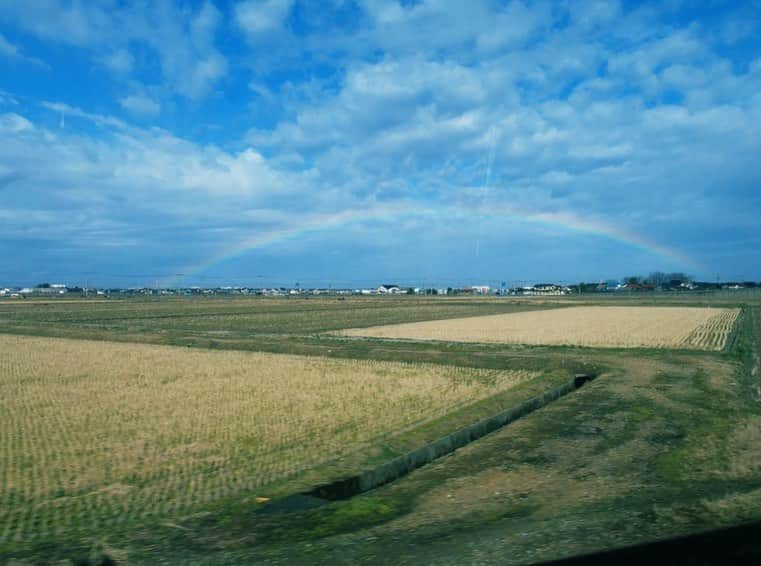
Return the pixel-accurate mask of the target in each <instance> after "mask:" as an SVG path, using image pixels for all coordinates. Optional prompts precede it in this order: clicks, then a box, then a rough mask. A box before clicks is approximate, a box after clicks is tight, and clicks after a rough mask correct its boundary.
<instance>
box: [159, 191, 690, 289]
mask: <svg viewBox="0 0 761 566" xmlns="http://www.w3.org/2000/svg"><path fill="white" fill-rule="evenodd" d="M405 217H409V218H413V217H419V218H420V217H423V218H430V219H433V220H435V219H446V218H463V217H465V218H471V219H473V220H484V219H496V220H513V221H519V222H526V223H531V224H539V225H544V226H551V227H556V228H561V229H564V230H568V231H571V232H575V233H582V234H590V235H595V236H600V237H603V238H606V239H609V240H613V241H616V242H619V243H622V244H625V245H627V246H631V247H634V248H637V249H640V250H643V251H645V252H647V253H650V254H653V255H655V256H658V257H660V258H663V259H666V260H668V261H669V263H670V264H673V265H675V266H679V267H680V268H685V269H692V270H696V271H701V270H702V266H700V265H699V264H698V263H697V262H696V261H695V260H694V259H692V258H691V257H689V256H688V255H686V254H685V253H684V252H682V251H679V250H677V249H675V248H672V247H669V246H665V245H662V244H659V243H657V242H654V241H652V240H649V239H647V238H645V237H644V236H641V235H639V234H635V233H633V232H631V231H628V230H626V229H624V228H621V227H619V226H614V225H611V224H609V223H606V222H603V221H600V220H595V219H589V218H582V217H580V216H578V215H576V214H572V213H567V212H538V211H530V210H525V209H520V208H517V207H513V206H496V207H494V206H490V207H488V208H486V207H481V208H462V207H451V206H449V207H448V206H439V207H428V208H426V207H421V206H420V205H419V204H416V205H414V206H413V205H412V204H390V205H378V206H375V207H372V208H367V209H359V210H343V211H340V212H333V213H324V214H317V215H312V216H310V217H307V218H306V219H301V220H299V221H298V222H297V223H296V224H294V225H291V226H284V227H281V228H276V229H271V230H266V231H261V232H257V233H255V234H253V235H252V236H250V237H246V238H243V239H241V240H240V241H237V242H235V243H234V244H233V245H231V246H229V247H226V248H224V249H222V250H220V251H219V252H218V253H216V254H212V255H211V256H209V257H206V258H205V259H204V260H203V261H201V262H199V263H197V264H193V265H188V266H186V267H185V268H184V269H183V276H184V277H185V278H186V280H187V279H188V278H192V277H194V276H198V275H200V274H202V273H204V272H207V271H208V270H209V269H211V268H212V267H213V266H215V265H218V264H221V263H223V262H226V261H229V260H231V259H234V258H235V257H238V256H241V255H244V254H246V253H247V252H249V251H251V250H256V249H263V248H266V247H268V246H272V245H275V244H277V243H280V242H285V241H287V240H290V239H294V238H298V237H301V236H304V235H306V234H316V233H324V232H329V231H333V230H336V229H339V228H342V227H345V226H350V225H353V224H360V223H362V222H368V221H382V222H398V221H399V220H401V219H402V218H405ZM178 277H179V276H178V275H174V276H170V277H167V278H166V279H164V280H162V281H161V284H160V286H162V287H171V286H173V285H175V284H176V283H177V281H178Z"/></svg>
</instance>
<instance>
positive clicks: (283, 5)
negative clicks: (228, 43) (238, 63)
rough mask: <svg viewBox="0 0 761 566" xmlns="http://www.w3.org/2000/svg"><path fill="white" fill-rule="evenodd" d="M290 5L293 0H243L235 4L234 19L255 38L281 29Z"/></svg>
mask: <svg viewBox="0 0 761 566" xmlns="http://www.w3.org/2000/svg"><path fill="white" fill-rule="evenodd" d="M292 6H293V0H245V1H244V2H239V3H238V4H236V5H235V9H234V14H235V21H236V23H237V24H238V25H239V26H240V27H241V29H243V30H244V31H245V32H246V33H247V34H248V35H249V37H251V38H255V37H256V36H259V35H261V34H266V33H271V32H276V31H279V30H281V29H282V28H283V25H284V22H285V20H286V18H287V17H288V15H289V13H290V11H291V7H292Z"/></svg>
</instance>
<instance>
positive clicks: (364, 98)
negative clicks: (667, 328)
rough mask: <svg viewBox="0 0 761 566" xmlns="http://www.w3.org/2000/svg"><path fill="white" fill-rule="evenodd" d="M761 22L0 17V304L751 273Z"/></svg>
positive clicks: (181, 9) (141, 4) (756, 6)
mask: <svg viewBox="0 0 761 566" xmlns="http://www.w3.org/2000/svg"><path fill="white" fill-rule="evenodd" d="M760 26H761V3H759V2H758V1H752V2H738V1H734V2H719V1H712V2H698V1H695V2H681V1H664V2H653V3H645V2H614V1H611V2H594V1H578V2H575V1H563V2H518V1H482V2H477V1H468V2H460V1H450V0H430V1H419V2H412V1H409V2H407V1H406V2H397V1H390V0H389V1H386V0H369V1H367V2H350V1H342V0H335V1H333V2H330V1H328V0H326V1H324V2H300V1H298V0H263V1H262V0H254V1H251V0H244V1H239V2H222V1H221V0H217V1H213V0H207V1H188V2H175V3H171V2H168V1H167V2H163V1H162V2H145V1H136V2H129V1H117V0H102V1H74V0H25V1H24V2H18V1H16V0H0V257H2V262H0V284H3V283H4V284H11V285H12V284H34V283H38V282H41V281H55V282H58V281H60V282H65V283H69V284H74V283H79V284H85V283H89V284H98V285H124V286H138V285H157V284H158V285H164V284H172V283H173V282H177V281H182V282H183V283H185V284H208V285H217V284H219V285H222V284H261V285H274V284H278V285H291V284H293V283H295V282H296V281H299V282H300V283H301V284H302V285H310V286H311V285H328V284H330V285H334V286H359V285H365V284H372V283H376V282H378V281H380V280H384V281H390V280H393V281H398V282H401V283H410V284H420V283H438V284H454V283H481V282H483V283H490V282H491V283H494V282H499V281H511V282H517V281H539V280H547V279H551V280H562V281H579V280H582V279H583V280H596V279H605V278H611V277H623V276H625V275H628V274H636V273H647V272H648V271H652V270H663V271H685V272H688V273H690V274H691V275H693V276H696V277H698V278H702V279H711V280H713V279H715V278H716V277H717V276H720V277H721V278H723V279H755V280H761V232H760V231H759V221H758V218H759V216H761V186H760V182H759V180H760V179H761V159H760V158H761V126H759V124H761V29H759V28H760ZM178 274H182V275H178Z"/></svg>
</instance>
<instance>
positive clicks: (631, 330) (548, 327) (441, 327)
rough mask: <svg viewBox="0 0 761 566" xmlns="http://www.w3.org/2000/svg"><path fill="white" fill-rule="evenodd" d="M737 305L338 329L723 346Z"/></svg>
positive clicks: (545, 341) (519, 340)
mask: <svg viewBox="0 0 761 566" xmlns="http://www.w3.org/2000/svg"><path fill="white" fill-rule="evenodd" d="M739 312H740V311H739V309H724V308H701V307H639V306H636V307H619V306H611V307H605V306H580V307H569V308H560V309H552V310H541V311H531V312H518V313H510V314H499V315H491V316H478V317H468V318H458V319H449V320H436V321H426V322H413V323H406V324H393V325H385V326H373V327H369V328H353V329H348V330H343V331H341V332H340V333H339V334H341V335H344V336H363V337H373V338H389V339H409V340H442V341H448V342H486V343H490V342H493V343H501V344H527V345H573V346H589V347H614V348H685V349H699V350H714V351H719V350H721V349H722V348H724V346H725V344H726V342H727V340H728V338H729V336H730V335H731V333H732V329H733V327H734V324H735V322H736V320H737V317H738V315H739Z"/></svg>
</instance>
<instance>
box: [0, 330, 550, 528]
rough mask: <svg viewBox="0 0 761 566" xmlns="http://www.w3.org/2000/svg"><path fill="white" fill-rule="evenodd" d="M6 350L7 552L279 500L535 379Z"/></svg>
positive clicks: (396, 366)
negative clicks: (256, 500) (37, 542)
mask: <svg viewBox="0 0 761 566" xmlns="http://www.w3.org/2000/svg"><path fill="white" fill-rule="evenodd" d="M0 351H2V352H3V356H2V358H0V431H2V432H0V450H2V452H0V453H1V454H2V458H0V467H1V468H2V470H1V471H0V478H1V479H0V482H1V483H0V542H3V541H8V540H11V541H24V540H26V539H29V538H36V537H43V538H44V537H46V536H51V535H60V534H63V533H64V532H66V531H67V530H72V529H83V528H92V527H93V526H94V525H118V524H123V523H129V522H134V521H138V520H145V519H146V518H152V519H173V518H176V517H178V516H185V515H187V514H188V513H192V512H193V511H198V510H200V509H203V508H204V506H205V505H206V506H207V505H208V504H210V503H215V502H217V501H219V500H221V499H223V498H225V497H230V496H235V495H240V496H249V497H250V496H253V495H261V494H269V493H270V491H269V490H271V484H273V483H274V482H278V481H282V480H285V479H289V478H294V477H297V476H298V475H299V474H300V473H301V472H304V471H305V470H308V469H311V468H314V467H315V466H317V465H318V464H321V463H324V462H327V461H336V460H339V461H340V459H341V457H342V456H346V455H348V454H352V453H356V452H357V451H361V450H365V451H367V450H368V449H371V448H373V447H374V446H375V445H377V444H378V443H379V442H381V441H382V440H383V438H384V437H388V436H392V435H394V434H395V433H399V432H401V431H404V430H406V429H412V428H415V427H417V426H420V425H421V424H424V423H427V422H430V421H432V420H434V419H436V418H439V417H441V416H443V415H445V414H446V413H448V412H450V411H453V410H455V409H457V408H458V407H462V406H464V405H468V404H472V403H474V402H476V401H479V400H481V399H483V398H485V397H488V396H492V395H495V394H497V393H500V392H503V391H505V390H507V389H510V388H512V387H514V386H516V385H519V384H521V383H523V382H527V381H530V380H531V379H533V378H535V377H537V375H538V374H537V373H534V372H527V371H497V370H484V369H468V368H457V367H453V366H432V365H426V364H402V363H392V362H374V361H349V360H338V361H335V360H327V359H323V358H308V357H298V356H284V355H273V354H261V353H248V352H213V351H202V350H193V351H188V350H187V349H183V348H176V347H164V346H151V345H133V344H115V343H107V342H91V341H72V340H62V339H51V338H30V337H14V336H2V335H0ZM312 479H314V478H312ZM323 479H325V478H323Z"/></svg>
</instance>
